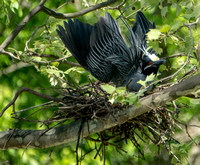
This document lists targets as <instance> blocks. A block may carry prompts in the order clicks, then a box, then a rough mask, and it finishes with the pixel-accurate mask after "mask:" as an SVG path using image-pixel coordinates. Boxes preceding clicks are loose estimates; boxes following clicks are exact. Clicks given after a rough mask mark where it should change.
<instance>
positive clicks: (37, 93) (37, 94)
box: [0, 87, 62, 117]
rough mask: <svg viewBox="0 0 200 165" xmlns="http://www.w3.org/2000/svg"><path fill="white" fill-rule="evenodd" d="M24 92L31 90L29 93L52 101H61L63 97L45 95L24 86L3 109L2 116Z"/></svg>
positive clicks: (0, 114)
mask: <svg viewBox="0 0 200 165" xmlns="http://www.w3.org/2000/svg"><path fill="white" fill-rule="evenodd" d="M22 92H29V93H32V94H34V95H36V96H39V97H42V98H45V99H47V100H51V101H54V102H61V101H62V99H61V98H55V97H51V96H48V95H44V94H41V93H39V92H36V91H34V90H31V89H28V88H24V87H22V88H21V89H20V90H19V91H18V92H17V93H16V94H15V96H14V98H13V100H12V101H11V102H10V103H9V104H8V105H7V106H6V107H5V108H4V109H3V110H2V111H1V113H0V117H1V116H2V115H3V114H4V112H5V111H6V110H7V109H8V108H9V107H10V106H11V105H13V104H14V103H15V101H16V100H17V98H18V96H19V95H20V94H21V93H22Z"/></svg>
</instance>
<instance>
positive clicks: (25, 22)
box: [0, 0, 46, 51]
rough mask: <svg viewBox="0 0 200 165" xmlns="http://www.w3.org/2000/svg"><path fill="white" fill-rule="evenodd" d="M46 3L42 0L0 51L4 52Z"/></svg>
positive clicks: (7, 39)
mask: <svg viewBox="0 0 200 165" xmlns="http://www.w3.org/2000/svg"><path fill="white" fill-rule="evenodd" d="M45 2H46V0H41V1H40V3H39V4H38V5H37V6H36V7H35V8H34V9H33V10H32V11H30V12H29V13H28V14H27V15H26V16H25V17H24V18H23V19H22V21H21V22H20V23H19V24H18V25H17V27H16V28H15V29H14V30H13V31H12V33H11V34H10V35H9V36H8V37H7V38H6V39H5V40H4V42H3V43H2V44H1V45H0V51H2V50H4V49H5V48H6V47H7V46H8V45H9V44H10V43H11V42H12V41H13V40H14V38H15V37H16V36H17V35H18V33H19V32H20V31H21V30H22V29H23V27H24V26H25V25H26V24H27V23H28V22H29V21H30V20H31V18H32V17H33V16H34V15H36V14H37V13H38V12H39V11H40V10H41V9H42V6H43V4H44V3H45Z"/></svg>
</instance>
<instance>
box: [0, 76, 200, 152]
mask: <svg viewBox="0 0 200 165" xmlns="http://www.w3.org/2000/svg"><path fill="white" fill-rule="evenodd" d="M198 89H200V74H197V75H196V76H194V77H191V78H189V79H187V80H185V81H182V82H180V83H179V84H177V85H174V86H172V87H169V88H167V89H165V90H162V91H160V92H157V93H154V94H152V95H148V96H146V97H144V98H142V99H140V106H131V107H129V108H127V109H126V110H124V111H121V112H119V115H118V117H117V122H116V120H115V119H114V118H113V117H112V116H111V115H106V116H104V119H105V120H103V119H95V120H89V121H88V122H87V123H84V125H83V129H82V134H83V137H87V136H89V135H90V134H93V133H96V132H100V131H103V130H106V129H109V128H111V127H114V126H116V125H118V124H123V123H125V122H126V121H128V120H130V119H132V118H135V117H137V116H139V115H141V114H143V113H146V112H148V111H150V110H151V109H152V108H156V107H159V106H162V105H164V104H165V103H166V102H169V101H172V100H175V99H177V98H179V97H181V96H188V95H196V93H195V92H196V91H197V90H198ZM150 107H151V108H150ZM80 125H81V120H77V121H75V122H72V123H70V124H68V125H61V126H59V127H55V128H52V129H50V130H47V129H45V130H10V131H6V132H0V148H1V149H9V148H26V147H27V146H28V147H29V148H47V147H52V146H57V145H61V144H65V143H69V142H72V141H75V140H77V137H78V131H79V128H80Z"/></svg>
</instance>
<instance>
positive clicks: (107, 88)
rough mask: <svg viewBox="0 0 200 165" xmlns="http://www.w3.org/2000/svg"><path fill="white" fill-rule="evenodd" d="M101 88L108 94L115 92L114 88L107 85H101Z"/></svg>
mask: <svg viewBox="0 0 200 165" xmlns="http://www.w3.org/2000/svg"><path fill="white" fill-rule="evenodd" d="M101 88H102V89H103V90H104V91H106V92H107V93H108V94H113V93H114V92H115V90H116V88H115V87H114V86H112V85H109V84H105V85H101Z"/></svg>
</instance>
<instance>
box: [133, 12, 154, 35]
mask: <svg viewBox="0 0 200 165" xmlns="http://www.w3.org/2000/svg"><path fill="white" fill-rule="evenodd" d="M155 28H156V26H155V23H153V24H152V23H151V22H149V21H148V20H147V18H146V17H145V16H144V14H143V13H142V12H140V11H139V12H138V13H137V15H136V22H135V24H134V26H133V28H132V30H133V32H134V33H135V34H137V35H138V36H143V37H145V34H146V33H148V31H149V30H150V29H155Z"/></svg>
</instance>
